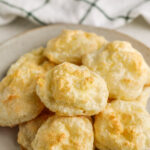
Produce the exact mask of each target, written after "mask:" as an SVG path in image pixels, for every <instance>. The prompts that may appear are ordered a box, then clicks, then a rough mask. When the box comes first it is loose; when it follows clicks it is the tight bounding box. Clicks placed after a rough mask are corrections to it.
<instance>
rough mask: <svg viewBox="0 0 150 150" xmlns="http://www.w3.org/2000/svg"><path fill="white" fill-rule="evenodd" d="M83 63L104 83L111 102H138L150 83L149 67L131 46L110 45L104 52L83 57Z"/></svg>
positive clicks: (115, 43)
mask: <svg viewBox="0 0 150 150" xmlns="http://www.w3.org/2000/svg"><path fill="white" fill-rule="evenodd" d="M82 62H83V65H85V66H87V67H89V68H90V69H91V70H93V71H95V72H97V73H98V74H100V75H101V76H102V77H103V78H104V79H105V81H106V82H107V86H108V90H109V97H110V98H114V99H123V100H135V99H136V98H137V97H138V96H139V95H140V94H141V92H142V90H143V87H144V85H146V84H148V83H147V82H149V81H148V80H149V79H148V76H149V67H148V65H147V64H146V62H145V60H144V58H143V56H142V55H141V54H140V53H139V52H138V51H137V50H135V49H134V48H133V47H132V46H131V44H130V43H128V42H124V41H114V42H110V43H108V44H107V45H106V46H105V47H104V49H103V50H101V51H96V52H93V53H90V54H87V55H86V56H84V57H83V59H82Z"/></svg>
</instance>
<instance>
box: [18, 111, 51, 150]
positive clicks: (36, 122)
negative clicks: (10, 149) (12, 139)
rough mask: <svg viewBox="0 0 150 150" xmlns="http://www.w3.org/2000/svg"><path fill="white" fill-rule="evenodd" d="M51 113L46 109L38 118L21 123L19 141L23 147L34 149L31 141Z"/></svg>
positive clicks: (28, 149)
mask: <svg viewBox="0 0 150 150" xmlns="http://www.w3.org/2000/svg"><path fill="white" fill-rule="evenodd" d="M51 115H52V113H50V112H45V111H44V112H42V114H40V115H39V116H38V117H37V118H35V119H33V120H31V121H29V122H26V123H23V124H21V125H19V133H18V143H19V144H20V145H21V147H22V149H26V150H33V149H32V147H31V142H32V141H33V139H34V138H35V135H36V133H37V131H38V129H39V128H40V126H41V125H42V124H43V123H44V122H45V121H46V120H47V118H48V117H49V116H51Z"/></svg>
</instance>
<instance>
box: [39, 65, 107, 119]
mask: <svg viewBox="0 0 150 150" xmlns="http://www.w3.org/2000/svg"><path fill="white" fill-rule="evenodd" d="M36 91H37V95H38V96H39V97H40V99H41V101H42V102H43V103H44V104H45V106H46V107H47V108H49V109H50V110H51V111H53V112H56V113H58V114H61V115H68V116H73V115H89V116H91V115H94V114H97V113H99V112H100V111H102V110H103V109H104V108H105V106H106V104H107V99H108V90H107V86H106V83H105V81H104V80H103V78H101V77H100V76H99V75H98V74H96V73H94V72H92V71H90V70H89V69H88V68H87V67H84V66H77V65H74V64H71V63H67V62H66V63H63V64H60V65H57V66H56V67H54V68H53V69H51V70H50V71H49V72H48V73H47V76H46V78H40V79H39V81H38V83H37V89H36Z"/></svg>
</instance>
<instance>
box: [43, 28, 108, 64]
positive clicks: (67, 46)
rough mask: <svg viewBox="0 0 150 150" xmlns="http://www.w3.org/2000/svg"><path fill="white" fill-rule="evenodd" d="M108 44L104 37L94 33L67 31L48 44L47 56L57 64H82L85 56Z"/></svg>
mask: <svg viewBox="0 0 150 150" xmlns="http://www.w3.org/2000/svg"><path fill="white" fill-rule="evenodd" d="M106 43H107V41H106V40H105V39H104V37H102V36H98V35H96V34H94V33H88V32H83V31H80V30H65V31H63V32H62V34H61V35H59V36H58V37H57V38H54V39H52V40H50V41H49V42H48V44H47V48H46V50H45V56H46V57H47V58H48V59H49V60H50V61H52V62H54V63H57V64H60V63H63V62H66V61H67V62H71V63H75V64H81V57H82V56H83V55H85V54H87V53H89V52H92V51H96V50H98V49H100V48H101V47H102V46H103V45H104V44H106Z"/></svg>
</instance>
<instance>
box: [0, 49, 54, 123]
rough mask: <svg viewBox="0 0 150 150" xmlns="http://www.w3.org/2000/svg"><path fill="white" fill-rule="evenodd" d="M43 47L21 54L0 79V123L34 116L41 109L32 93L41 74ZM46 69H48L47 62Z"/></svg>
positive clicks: (43, 67)
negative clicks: (0, 79)
mask: <svg viewBox="0 0 150 150" xmlns="http://www.w3.org/2000/svg"><path fill="white" fill-rule="evenodd" d="M42 53H43V48H40V49H37V50H34V51H32V52H29V53H27V54H25V55H24V56H22V57H21V58H20V59H19V60H18V61H17V62H16V63H15V64H13V65H12V66H11V67H10V69H9V71H8V73H7V76H6V77H4V79H3V80H2V81H1V82H0V126H14V125H17V124H20V123H23V122H26V121H29V120H32V119H34V118H35V117H36V116H37V115H38V114H40V112H41V111H42V110H43V108H44V105H43V104H42V103H41V101H40V99H39V97H38V96H37V94H36V91H35V87H36V83H37V80H38V79H39V78H40V77H43V76H45V73H46V71H47V68H48V67H45V65H44V64H45V61H44V59H45V57H44V56H43V54H42ZM49 66H50V67H49V68H52V65H51V63H49Z"/></svg>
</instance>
